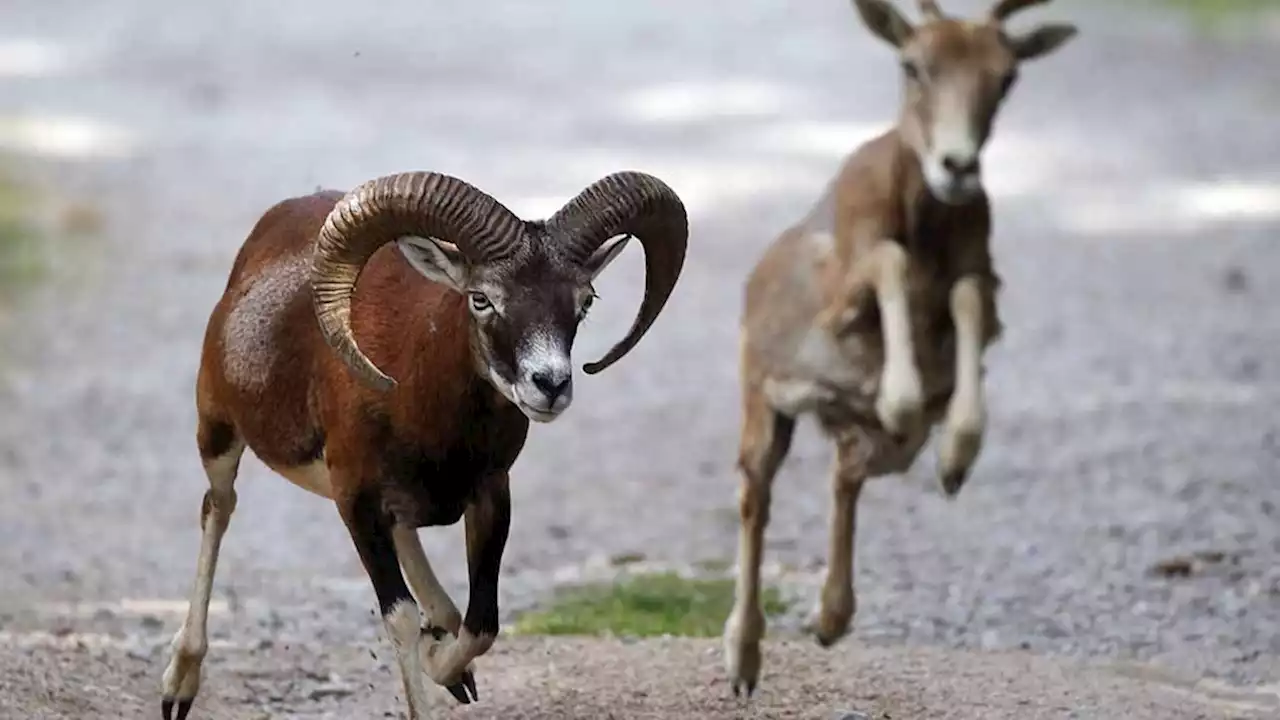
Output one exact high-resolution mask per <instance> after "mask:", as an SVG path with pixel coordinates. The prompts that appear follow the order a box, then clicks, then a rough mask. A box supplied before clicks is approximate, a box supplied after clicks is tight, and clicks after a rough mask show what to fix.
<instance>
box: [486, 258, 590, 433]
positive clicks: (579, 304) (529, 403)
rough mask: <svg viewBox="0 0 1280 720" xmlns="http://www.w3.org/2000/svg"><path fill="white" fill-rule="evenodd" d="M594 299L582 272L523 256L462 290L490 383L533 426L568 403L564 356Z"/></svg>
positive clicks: (569, 370)
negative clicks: (526, 417) (524, 415)
mask: <svg viewBox="0 0 1280 720" xmlns="http://www.w3.org/2000/svg"><path fill="white" fill-rule="evenodd" d="M594 297H595V291H594V289H593V288H592V287H591V276H590V275H589V274H588V273H587V272H585V271H583V270H582V269H581V268H577V267H574V266H572V265H568V264H564V263H558V262H556V260H555V259H554V258H551V257H548V256H547V254H546V253H545V252H539V251H536V250H533V249H530V250H529V251H528V252H527V253H521V254H520V255H518V256H517V257H515V258H513V259H512V260H511V261H508V262H505V263H503V264H501V265H497V266H491V267H486V268H478V269H477V270H476V271H475V272H473V273H472V278H471V280H470V282H469V283H468V286H467V298H468V306H469V308H470V310H471V315H472V318H473V319H474V324H473V333H474V334H473V337H474V338H475V340H476V345H477V348H478V350H479V355H480V357H481V359H482V362H483V363H485V364H486V365H487V366H488V368H489V375H490V380H491V381H492V382H493V383H494V385H495V386H496V387H497V388H498V390H499V391H500V392H502V394H503V395H505V396H506V397H507V398H508V399H509V400H511V401H512V402H513V403H515V404H516V405H517V406H519V407H520V409H521V410H522V411H524V413H525V414H526V415H528V416H529V418H530V419H532V420H538V421H548V420H552V419H554V418H555V417H556V416H557V415H559V414H560V413H561V412H564V410H565V408H567V407H569V403H570V402H572V401H573V365H572V364H571V362H570V359H569V356H570V354H571V352H572V350H573V341H574V338H575V337H576V336H577V334H578V325H579V324H580V323H581V322H582V320H583V318H585V317H586V315H587V311H588V310H589V309H590V308H591V302H592V299H593V298H594Z"/></svg>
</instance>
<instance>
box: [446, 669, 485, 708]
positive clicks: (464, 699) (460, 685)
mask: <svg viewBox="0 0 1280 720" xmlns="http://www.w3.org/2000/svg"><path fill="white" fill-rule="evenodd" d="M445 689H446V690H448V691H449V694H450V695H452V696H453V698H454V699H455V700H457V701H458V702H460V703H462V704H463V705H469V704H471V703H472V702H474V701H476V700H479V699H480V693H478V692H476V676H475V673H473V672H471V671H470V670H468V671H466V672H464V673H462V679H461V680H459V681H458V682H456V683H454V684H452V685H449V686H448V687H446V688H445ZM468 693H470V694H469V695H468Z"/></svg>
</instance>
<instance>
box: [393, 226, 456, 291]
mask: <svg viewBox="0 0 1280 720" xmlns="http://www.w3.org/2000/svg"><path fill="white" fill-rule="evenodd" d="M396 247H398V248H400V254H402V255H404V259H405V260H408V261H409V264H410V265H412V266H413V269H414V270H417V271H418V272H419V273H422V275H423V277H425V278H427V279H428V280H434V281H436V282H438V283H441V284H442V285H448V286H449V287H451V288H453V289H454V290H457V291H458V292H463V291H464V290H465V289H466V287H467V260H466V257H465V256H463V254H462V251H461V250H459V249H458V246H457V245H454V244H452V243H447V242H445V241H443V240H436V239H433V238H420V237H413V236H407V237H402V238H400V239H399V240H397V241H396Z"/></svg>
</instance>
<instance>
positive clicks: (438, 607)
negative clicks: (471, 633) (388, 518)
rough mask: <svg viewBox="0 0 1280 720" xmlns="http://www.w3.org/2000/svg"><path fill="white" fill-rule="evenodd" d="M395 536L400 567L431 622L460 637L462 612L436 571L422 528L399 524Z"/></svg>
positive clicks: (392, 532) (393, 533)
mask: <svg viewBox="0 0 1280 720" xmlns="http://www.w3.org/2000/svg"><path fill="white" fill-rule="evenodd" d="M391 538H392V541H393V542H394V543H395V547H396V557H398V558H400V567H401V568H403V569H404V575H405V579H406V580H408V581H409V587H410V589H412V590H413V594H414V595H415V596H416V597H417V598H418V604H419V605H420V606H421V607H422V612H423V614H424V615H426V619H427V625H431V626H435V627H442V628H444V629H445V630H448V631H449V632H450V634H452V635H455V636H456V635H457V634H458V629H459V628H460V627H461V626H462V614H461V613H459V612H458V607H457V606H456V605H454V603H453V600H452V599H451V598H450V597H449V594H448V593H447V592H445V589H444V587H443V586H442V585H441V584H440V581H439V580H438V579H437V578H436V574H435V572H434V571H432V569H431V563H430V561H428V560H427V554H426V553H425V552H423V550H422V540H421V539H420V538H419V537H418V531H417V530H416V529H414V528H411V527H406V526H404V525H396V526H395V527H393V528H392V529H391Z"/></svg>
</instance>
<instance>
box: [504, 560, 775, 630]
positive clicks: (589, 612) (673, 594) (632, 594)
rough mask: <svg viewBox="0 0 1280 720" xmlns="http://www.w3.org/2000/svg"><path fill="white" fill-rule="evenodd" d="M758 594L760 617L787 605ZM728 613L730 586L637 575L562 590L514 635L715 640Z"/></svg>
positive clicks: (765, 593)
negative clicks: (697, 638)
mask: <svg viewBox="0 0 1280 720" xmlns="http://www.w3.org/2000/svg"><path fill="white" fill-rule="evenodd" d="M761 594H762V597H761V601H762V603H763V605H764V610H765V614H766V616H777V615H781V614H782V613H784V612H786V610H787V604H786V602H784V601H783V600H782V597H781V595H780V593H779V592H778V591H777V590H776V589H775V588H765V589H764V590H763V591H762V593H761ZM732 607H733V581H732V580H701V579H699V580H691V579H686V578H681V577H679V576H678V575H676V574H674V573H660V574H646V575H637V576H633V577H631V578H629V579H627V580H624V581H621V582H619V583H616V584H599V585H587V586H581V587H576V588H572V589H567V590H564V591H562V592H560V593H558V594H557V596H556V597H555V599H554V600H553V601H552V603H551V605H550V606H549V607H547V608H546V609H544V610H536V611H533V612H529V613H526V614H525V615H523V616H521V617H520V618H519V620H518V621H517V622H516V626H515V633H517V634H523V635H603V634H612V635H629V636H635V637H653V636H658V635H678V636H687V637H716V636H718V635H720V633H721V631H722V630H723V628H724V621H725V618H726V617H728V615H729V611H730V610H731V609H732Z"/></svg>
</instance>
